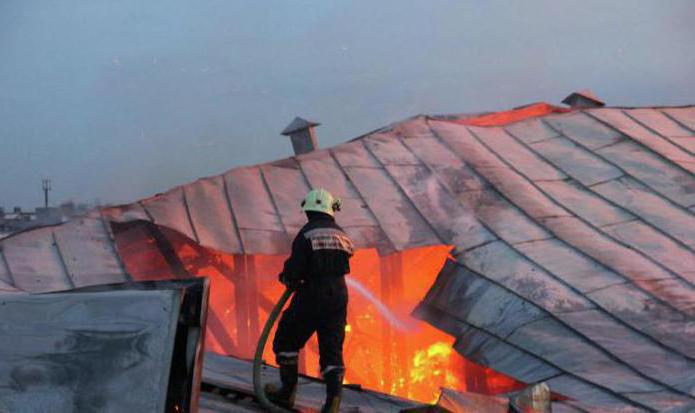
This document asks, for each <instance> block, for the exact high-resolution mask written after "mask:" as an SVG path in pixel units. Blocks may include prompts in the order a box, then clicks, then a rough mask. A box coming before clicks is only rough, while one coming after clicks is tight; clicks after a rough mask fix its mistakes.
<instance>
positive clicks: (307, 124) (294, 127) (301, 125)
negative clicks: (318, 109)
mask: <svg viewBox="0 0 695 413" xmlns="http://www.w3.org/2000/svg"><path fill="white" fill-rule="evenodd" d="M319 125H320V123H317V122H312V121H310V120H306V119H304V118H300V117H299V116H297V117H296V118H294V120H293V121H292V122H290V124H289V125H287V127H286V128H285V129H283V131H282V132H280V134H281V135H285V136H289V135H291V134H293V133H295V132H299V131H301V130H304V129H309V128H313V127H314V126H319Z"/></svg>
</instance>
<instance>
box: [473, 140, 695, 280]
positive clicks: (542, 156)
mask: <svg viewBox="0 0 695 413" xmlns="http://www.w3.org/2000/svg"><path fill="white" fill-rule="evenodd" d="M504 131H505V132H506V133H507V134H508V135H509V136H511V137H512V139H514V140H516V141H517V142H518V143H519V144H521V145H522V146H524V147H525V148H526V149H527V150H529V151H531V152H533V153H535V154H536V155H537V156H538V157H540V158H541V159H542V160H543V161H545V162H546V163H548V164H549V165H550V167H552V168H555V169H557V170H559V171H561V172H562V173H564V174H566V175H567V176H569V177H572V179H574V180H575V181H576V182H577V183H578V184H579V185H580V186H581V187H582V188H591V187H593V186H594V185H599V184H600V183H599V182H597V183H594V184H591V185H584V184H583V183H582V182H581V181H579V180H577V179H575V178H574V176H573V175H571V174H570V173H569V172H567V171H565V170H564V169H563V168H562V167H560V166H558V165H555V164H554V163H553V162H551V161H550V160H549V159H548V158H546V157H545V156H544V155H543V154H541V153H540V152H537V151H536V150H535V149H534V148H533V147H532V146H531V145H529V144H527V143H525V142H523V141H522V140H521V139H519V138H518V137H517V136H516V135H514V134H513V133H512V132H510V131H508V130H504ZM471 133H473V132H472V131H471ZM568 139H569V138H568ZM486 147H487V145H486ZM582 149H584V148H582ZM490 150H491V149H490ZM491 151H492V150H491ZM621 172H622V171H621ZM518 173H519V174H521V175H523V173H522V172H521V171H518ZM524 177H525V178H526V179H527V180H528V181H531V180H530V179H529V178H528V177H526V176H524ZM621 177H622V175H621V176H618V177H614V178H611V179H608V180H606V181H604V182H610V181H613V180H617V179H620V178H621ZM534 182H538V181H534ZM534 186H536V185H534ZM537 188H538V189H539V190H540V191H541V192H542V193H543V194H544V195H545V196H546V197H548V198H550V199H552V200H553V202H554V203H555V204H557V205H559V206H561V207H562V208H564V209H565V210H567V211H569V212H572V210H571V209H569V208H568V207H565V206H564V205H563V204H562V203H561V202H560V201H558V200H557V199H555V197H553V196H552V195H550V194H549V193H547V192H546V191H545V190H544V189H542V188H540V187H537ZM586 192H588V193H590V194H593V195H595V196H596V197H597V198H599V199H601V200H602V201H604V202H606V203H607V204H608V205H610V206H612V207H614V208H618V209H620V210H621V211H623V212H626V213H627V214H629V215H632V216H635V217H636V219H637V220H640V221H642V222H644V223H645V225H647V226H649V227H650V228H652V229H654V230H656V232H658V233H659V234H662V235H663V236H665V237H666V238H668V239H670V240H671V241H673V242H675V243H677V244H679V245H680V246H682V247H683V248H686V249H687V250H688V251H690V252H693V253H695V250H693V248H692V247H690V246H689V245H687V244H685V243H684V242H682V241H680V240H679V239H677V238H675V237H673V236H672V235H671V234H669V233H667V232H666V231H664V230H662V229H661V228H659V227H657V226H655V225H653V224H651V223H650V222H647V221H645V220H644V219H642V217H641V216H639V215H636V214H634V213H632V212H631V211H629V210H627V209H625V208H624V207H623V206H621V205H619V204H617V203H615V202H613V201H611V200H610V199H608V198H606V197H604V196H603V195H602V194H599V193H597V192H596V191H593V190H587V191H586ZM572 215H573V216H576V217H578V218H580V219H582V221H584V222H585V223H586V224H587V225H589V226H591V227H593V228H595V229H598V230H600V229H601V228H607V227H609V226H611V225H615V224H619V223H613V224H608V225H602V226H597V225H594V224H592V223H591V222H589V221H588V220H584V219H583V218H581V217H580V216H579V215H578V214H572ZM623 222H629V221H623ZM600 232H601V233H602V234H604V235H606V236H608V237H609V238H610V239H612V240H613V241H614V242H617V243H619V244H621V245H624V246H625V247H626V248H631V249H634V250H635V251H636V252H637V253H640V254H642V255H643V256H644V257H645V258H648V259H650V260H651V261H652V262H654V263H655V264H657V265H660V266H662V265H661V264H660V263H659V262H658V261H657V260H655V259H652V258H651V257H649V256H648V255H646V254H644V253H642V252H641V251H639V250H638V249H635V248H632V247H631V246H630V245H629V244H624V243H623V241H620V240H618V239H616V238H615V237H613V236H612V235H610V234H607V233H605V232H604V231H600ZM662 267H663V269H666V270H668V271H671V272H673V273H674V274H676V275H677V276H678V277H679V278H681V279H683V278H682V277H680V275H679V274H678V273H677V272H676V271H673V270H670V269H669V268H668V267H666V266H662ZM685 281H686V282H688V284H691V285H693V284H692V283H690V282H689V281H687V280H685Z"/></svg>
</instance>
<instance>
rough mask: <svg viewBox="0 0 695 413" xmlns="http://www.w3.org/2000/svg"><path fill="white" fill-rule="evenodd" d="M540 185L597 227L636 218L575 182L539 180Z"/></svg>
mask: <svg viewBox="0 0 695 413" xmlns="http://www.w3.org/2000/svg"><path fill="white" fill-rule="evenodd" d="M538 186H540V187H541V189H543V191H544V192H545V193H546V194H548V195H549V196H550V197H551V198H553V199H554V200H555V201H556V202H557V203H559V204H561V205H562V206H563V207H565V208H567V209H569V210H570V211H572V213H573V214H575V215H577V216H578V217H580V218H582V219H584V220H586V221H587V222H589V223H590V224H591V225H594V226H596V227H603V226H605V225H611V224H616V223H619V222H625V221H630V220H634V219H635V216H634V215H632V214H630V213H629V212H627V211H626V210H624V209H623V208H620V207H618V206H616V205H612V204H611V203H610V202H607V201H606V200H604V199H601V197H599V196H597V195H596V194H594V193H593V192H591V191H590V190H588V189H586V188H585V187H584V186H582V185H580V184H577V183H575V182H565V181H561V182H538Z"/></svg>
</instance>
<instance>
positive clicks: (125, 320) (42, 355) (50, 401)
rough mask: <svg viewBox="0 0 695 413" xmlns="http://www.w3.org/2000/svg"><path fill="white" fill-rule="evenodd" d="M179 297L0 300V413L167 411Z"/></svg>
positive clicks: (18, 297)
mask: <svg viewBox="0 0 695 413" xmlns="http://www.w3.org/2000/svg"><path fill="white" fill-rule="evenodd" d="M179 300H180V293H179V292H178V291H171V290H170V291H131V292H103V293H62V294H48V295H16V294H12V295H4V296H2V297H0V301H2V304H3V309H4V311H3V317H2V321H1V322H0V348H1V349H2V350H1V351H0V360H1V361H0V411H7V412H26V413H31V412H36V413H40V412H41V413H43V412H48V411H50V412H56V413H59V412H66V413H67V412H75V411H79V412H95V413H96V412H105V413H108V412H114V413H115V412H123V411H128V412H134V413H135V412H143V413H145V412H164V411H165V405H166V398H167V386H168V378H169V366H170V364H171V361H172V354H173V347H174V335H175V332H176V320H177V318H178V316H179V310H178V306H179V304H178V301H179Z"/></svg>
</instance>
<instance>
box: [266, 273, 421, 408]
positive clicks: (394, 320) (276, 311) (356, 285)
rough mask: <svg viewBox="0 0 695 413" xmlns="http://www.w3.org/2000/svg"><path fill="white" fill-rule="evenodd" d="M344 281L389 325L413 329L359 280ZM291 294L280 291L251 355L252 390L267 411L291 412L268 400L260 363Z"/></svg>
mask: <svg viewBox="0 0 695 413" xmlns="http://www.w3.org/2000/svg"><path fill="white" fill-rule="evenodd" d="M345 282H346V283H347V285H348V286H349V287H352V288H353V289H355V290H356V291H357V292H358V293H359V294H360V295H362V296H363V297H365V298H366V299H367V300H369V302H371V303H372V304H374V306H375V307H376V309H377V310H378V311H379V312H380V313H381V315H383V316H384V318H385V319H386V320H387V321H388V322H389V324H391V326H393V327H394V328H396V329H397V330H400V331H413V330H414V329H415V325H414V324H413V323H408V322H404V321H402V320H401V319H399V318H398V316H397V315H396V314H394V313H393V312H392V311H391V310H389V308H388V307H386V305H384V303H382V302H381V301H380V300H379V299H378V298H376V297H375V296H374V294H372V292H371V291H369V290H368V289H367V287H365V286H364V285H362V284H361V283H360V282H359V281H357V280H355V279H354V278H352V277H350V276H349V275H346V276H345ZM292 294H294V290H291V289H289V288H287V289H285V292H283V293H282V296H280V299H279V300H278V302H277V303H276V304H275V307H273V310H272V311H271V312H270V314H269V315H268V320H266V322H265V325H264V326H263V331H262V332H261V336H260V337H259V338H258V344H257V345H256V354H255V355H254V357H253V391H254V392H255V393H256V397H257V398H258V402H259V403H260V404H261V406H263V408H265V409H266V410H268V411H269V412H276V413H287V412H291V410H287V409H283V408H282V407H280V406H278V405H276V404H273V403H272V402H271V401H270V400H268V397H267V396H266V394H265V388H264V387H263V383H261V364H262V362H263V352H264V351H265V345H266V343H267V342H268V336H269V335H270V330H272V329H273V326H274V325H275V322H276V321H277V318H278V317H279V316H280V312H281V311H282V309H283V307H285V304H286V303H287V301H288V300H289V299H290V297H292Z"/></svg>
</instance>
